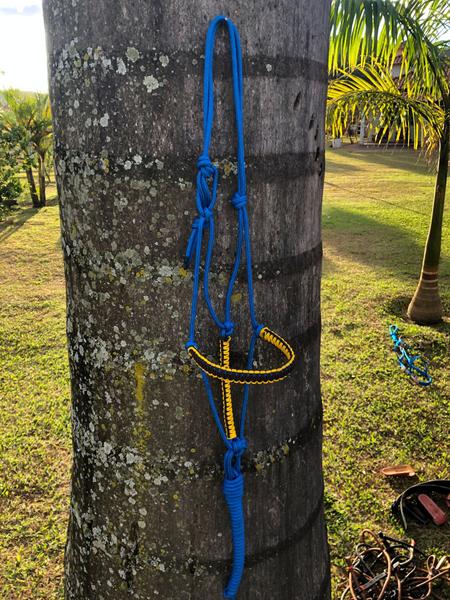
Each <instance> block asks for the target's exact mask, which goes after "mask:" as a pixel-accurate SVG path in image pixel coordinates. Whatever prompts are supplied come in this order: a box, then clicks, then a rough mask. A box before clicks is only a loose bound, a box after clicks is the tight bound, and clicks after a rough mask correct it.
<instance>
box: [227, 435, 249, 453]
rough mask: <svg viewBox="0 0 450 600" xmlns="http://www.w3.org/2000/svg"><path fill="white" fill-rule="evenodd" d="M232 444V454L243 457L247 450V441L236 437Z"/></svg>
mask: <svg viewBox="0 0 450 600" xmlns="http://www.w3.org/2000/svg"><path fill="white" fill-rule="evenodd" d="M230 442H231V449H232V452H233V454H234V455H236V456H242V454H244V452H245V451H246V450H247V440H246V439H245V438H240V437H235V438H233V439H232V440H230Z"/></svg>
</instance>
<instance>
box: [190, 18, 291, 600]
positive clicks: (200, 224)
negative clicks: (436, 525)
mask: <svg viewBox="0 0 450 600" xmlns="http://www.w3.org/2000/svg"><path fill="white" fill-rule="evenodd" d="M221 24H223V25H225V26H226V28H227V31H228V36H229V41H230V49H231V64H232V72H233V98H234V110H235V123H236V130H237V164H238V169H237V190H236V192H235V193H234V195H233V196H232V198H231V204H232V205H233V207H234V208H235V209H236V212H237V223H238V232H237V241H236V251H235V259H234V264H233V268H232V271H231V275H230V278H229V281H228V286H227V289H226V295H225V311H224V319H223V320H222V319H220V318H219V316H218V315H217V312H216V311H215V309H214V307H213V304H212V301H211V297H210V293H209V273H210V268H211V260H212V254H213V248H214V206H215V203H216V198H217V186H218V181H219V171H218V168H217V167H216V166H215V165H214V164H213V163H212V162H211V160H210V157H209V146H210V142H211V133H212V127H213V120H214V80H213V59H214V42H215V35H216V31H217V28H218V26H219V25H221ZM242 99H243V80H242V53H241V45H240V40H239V34H238V31H237V29H236V27H235V25H234V24H233V22H232V21H231V20H230V19H228V18H226V17H223V16H218V17H216V18H215V19H213V20H212V21H211V23H210V26H209V29H208V33H207V36H206V48H205V71H204V95H203V111H204V115H203V126H204V142H203V152H202V154H201V156H200V157H199V159H198V162H197V169H198V172H197V185H196V196H195V201H196V206H197V211H198V215H197V217H196V218H195V219H194V222H193V224H192V232H191V235H190V237H189V241H188V245H187V249H186V259H185V265H186V266H188V265H189V264H190V262H191V260H192V259H193V262H194V277H193V290H192V307H191V317H190V326H189V340H188V342H187V343H186V349H187V351H188V353H189V355H190V356H191V358H192V359H193V361H194V362H195V363H196V364H197V366H198V367H199V368H200V370H201V374H202V378H203V382H204V384H205V388H206V393H207V397H208V401H209V405H210V407H211V412H212V415H213V418H214V421H215V423H216V425H217V429H218V431H219V434H220V436H221V438H222V440H223V442H224V444H225V447H226V452H225V458H224V482H223V493H224V496H225V501H226V504H227V507H228V511H229V515H230V523H231V532H232V539H233V565H232V570H231V575H230V578H229V581H228V583H227V586H226V587H225V590H224V598H228V599H234V598H236V594H237V592H238V588H239V585H240V582H241V578H242V574H243V571H244V562H245V530H244V511H243V503H242V501H243V495H244V479H243V476H242V472H241V458H242V455H243V453H244V452H245V450H246V448H247V442H246V439H245V437H244V433H245V418H246V412H247V404H248V396H249V385H248V384H267V383H273V382H275V381H280V380H282V379H284V378H285V377H286V376H287V375H288V374H289V372H290V371H291V369H292V367H293V364H294V359H295V355H294V352H293V350H292V348H291V346H290V345H289V344H288V343H287V342H286V341H285V340H283V338H281V337H280V336H279V335H277V334H276V333H274V332H273V331H271V330H270V329H269V328H268V327H266V326H264V325H261V324H260V323H259V322H258V320H257V318H256V313H255V305H254V297H253V279H252V258H251V247H250V237H249V221H248V215H247V208H246V204H247V196H246V179H245V161H244V127H243V115H242ZM204 238H205V245H206V253H205V258H204V261H202V248H203V241H204ZM206 238H207V239H206ZM244 252H245V257H246V269H247V286H248V304H249V313H250V320H251V326H252V336H251V339H250V345H249V351H248V355H247V365H246V368H245V369H236V368H233V367H232V366H231V364H230V347H231V339H232V335H233V331H234V323H233V321H232V315H231V297H232V294H233V288H234V285H235V283H236V279H237V276H238V272H239V267H240V263H241V258H242V255H243V253H244ZM202 264H203V296H204V299H205V302H206V306H207V308H208V311H209V313H210V315H211V318H212V320H213V321H214V323H215V324H216V326H217V327H218V329H219V336H220V337H219V359H218V361H217V362H214V361H211V360H209V359H208V358H207V356H205V355H204V354H202V352H201V351H200V350H199V348H198V346H197V344H196V341H195V329H196V320H197V307H198V296H199V288H200V285H201V274H200V271H201V266H202ZM259 338H260V339H262V340H263V341H265V342H267V343H268V344H271V345H272V346H274V347H275V348H276V349H278V350H279V351H280V353H281V355H282V356H283V364H281V366H278V367H275V368H271V369H265V370H255V369H253V356H254V351H255V346H256V342H257V340H258V339H259ZM210 377H213V378H215V379H217V380H219V383H220V389H221V396H222V412H223V422H222V420H221V417H220V416H219V410H218V408H217V406H216V403H215V400H214V395H213V388H212V385H211V381H210ZM232 384H241V385H243V386H244V388H243V399H242V408H241V414H240V421H239V424H237V423H236V421H235V415H234V411H233V400H232Z"/></svg>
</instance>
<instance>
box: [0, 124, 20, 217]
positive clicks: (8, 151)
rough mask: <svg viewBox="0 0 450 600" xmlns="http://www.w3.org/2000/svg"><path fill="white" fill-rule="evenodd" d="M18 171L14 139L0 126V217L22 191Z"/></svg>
mask: <svg viewBox="0 0 450 600" xmlns="http://www.w3.org/2000/svg"><path fill="white" fill-rule="evenodd" d="M18 171H19V166H18V163H17V154H16V143H15V140H14V138H13V137H12V136H11V134H10V133H9V132H7V131H5V130H2V129H1V128H0V219H1V218H2V216H3V215H4V214H6V213H7V212H8V209H9V208H10V207H11V206H13V205H14V204H15V203H16V201H17V198H18V197H19V195H20V193H21V191H22V186H21V184H20V179H19V177H18Z"/></svg>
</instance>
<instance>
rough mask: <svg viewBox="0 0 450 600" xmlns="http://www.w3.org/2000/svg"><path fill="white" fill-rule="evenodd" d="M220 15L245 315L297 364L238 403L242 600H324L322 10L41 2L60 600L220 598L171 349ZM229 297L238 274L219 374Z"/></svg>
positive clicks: (237, 300)
mask: <svg viewBox="0 0 450 600" xmlns="http://www.w3.org/2000/svg"><path fill="white" fill-rule="evenodd" d="M224 6H226V13H227V14H228V15H229V16H230V17H231V18H233V19H234V21H235V22H236V24H237V26H238V28H239V30H240V33H241V38H242V45H243V52H244V76H245V81H244V87H245V93H244V107H245V115H246V118H245V142H246V150H247V156H246V161H247V165H248V197H249V213H250V220H251V230H252V234H253V253H254V263H255V265H254V273H255V294H256V303H257V312H258V317H259V319H260V321H261V322H263V323H267V324H268V325H270V326H271V327H273V328H274V329H275V330H276V331H279V332H280V333H281V334H283V335H284V336H286V338H287V339H290V340H291V341H293V343H294V345H295V346H296V348H297V351H298V355H299V360H298V364H297V368H296V370H295V372H294V374H293V375H292V376H290V377H289V378H288V379H287V380H286V381H284V382H282V383H278V384H275V385H273V386H256V387H257V388H258V389H256V390H252V391H251V403H250V409H249V417H248V429H247V438H248V440H249V450H248V451H247V455H246V459H245V462H244V471H245V481H246V483H245V485H246V495H245V512H246V526H247V538H246V539H247V563H246V571H245V575H244V579H243V583H242V586H241V590H240V593H239V599H240V600H241V599H242V600H244V599H247V600H257V599H267V598H271V600H294V599H295V600H327V599H328V598H329V594H330V592H329V587H330V586H329V564H328V552H327V544H326V534H325V525H324V517H323V481H322V470H321V443H322V434H321V428H322V425H321V424H322V406H321V397H320V384H319V347H320V303H319V300H320V298H319V296H320V273H321V253H322V251H321V231H320V214H321V197H322V186H323V171H324V109H325V97H326V86H327V47H328V31H329V26H328V19H329V15H328V10H329V6H328V0H302V1H300V2H291V1H290V0H279V2H277V3H273V2H268V3H261V2H259V1H257V0H249V2H246V3H243V2H237V1H236V0H230V1H229V2H227V3H226V4H224V3H221V2H218V1H216V0H214V1H212V0H210V1H209V2H206V0H199V1H198V2H192V1H190V0H166V1H165V2H159V1H156V0H154V1H153V2H150V3H149V2H146V1H144V0H135V1H134V2H132V3H130V2H126V1H125V0H117V1H116V2H114V3H113V2H111V1H107V0H103V1H100V2H88V1H87V0H78V1H76V2H71V3H68V2H65V1H64V0H47V1H46V2H44V12H45V22H46V29H47V38H48V40H47V46H48V52H49V73H50V91H51V100H52V112H53V119H54V133H55V165H56V180H57V186H58V194H59V198H60V206H61V222H62V244H63V249H64V260H65V272H66V282H67V331H68V343H69V359H70V369H71V379H72V400H73V410H72V419H73V447H74V463H73V474H72V498H71V511H70V523H69V529H68V540H67V548H66V563H65V568H66V579H65V582H66V583H65V592H66V598H67V599H68V600H69V599H70V600H75V599H77V600H81V599H82V600H84V599H86V598H92V599H96V600H97V599H98V600H100V599H103V600H121V599H125V598H127V599H129V598H136V599H137V598H139V599H141V600H142V599H150V598H151V599H153V598H159V599H166V600H169V599H171V600H172V599H176V600H188V599H193V600H206V599H208V600H210V599H215V598H217V599H219V598H221V597H222V587H223V584H224V582H225V580H226V577H227V573H228V570H229V565H230V556H231V540H230V532H229V523H228V515H227V511H226V506H225V503H224V500H223V498H222V493H221V478H222V457H223V451H224V448H223V446H222V443H221V441H220V439H219V437H218V434H217V432H216V430H215V428H214V424H213V421H212V418H211V416H210V413H209V408H208V405H207V400H206V397H205V395H204V391H203V388H202V383H201V380H200V379H199V376H198V374H197V371H196V370H195V369H193V368H192V365H191V364H190V362H189V358H188V357H187V355H186V353H185V352H184V350H183V344H184V342H185V341H186V339H187V333H188V314H189V307H190V296H191V286H192V279H191V274H190V273H188V272H186V271H185V270H184V269H183V268H182V266H181V264H182V255H183V253H184V249H185V244H186V241H187V239H188V236H189V233H190V227H191V222H192V218H193V217H194V216H195V209H194V196H193V186H192V182H193V181H194V178H195V162H196V160H197V157H198V155H199V154H200V153H201V144H202V131H201V125H202V118H201V114H200V111H201V97H202V96H201V95H202V68H203V52H204V39H205V34H206V29H207V25H208V21H209V19H210V18H212V17H214V16H215V15H216V14H218V13H220V12H222V11H224ZM216 57H217V58H216V63H215V76H216V92H217V111H216V114H217V117H216V124H215V128H214V134H213V136H214V140H215V141H214V143H213V148H212V152H211V157H212V158H213V159H217V160H218V161H219V164H220V169H221V174H222V175H221V182H220V197H219V200H218V208H217V210H218V221H219V223H218V248H217V252H216V253H215V257H214V261H215V262H214V277H213V279H214V284H212V290H211V291H212V295H213V298H215V299H216V303H217V302H219V300H218V292H219V291H221V290H222V289H223V287H224V280H226V278H227V277H228V274H229V272H230V268H231V262H232V258H233V257H232V256H230V255H231V254H232V251H230V248H233V247H234V239H235V232H236V222H235V218H236V217H235V214H234V211H233V209H232V208H231V207H230V205H229V193H230V191H231V189H232V186H233V183H234V173H233V170H234V169H235V164H236V162H235V145H234V144H235V136H234V133H233V112H232V108H231V107H232V95H231V79H230V65H229V51H228V47H227V46H226V45H225V36H224V35H223V32H222V34H221V36H220V40H219V43H218V46H217V54H216ZM245 293H246V288H245V276H244V274H243V277H242V280H241V281H240V282H239V285H238V289H237V290H236V293H235V295H234V307H235V309H236V312H237V313H238V314H237V315H236V316H237V318H236V319H235V321H236V322H237V331H238V332H240V333H239V335H237V337H236V346H235V354H233V357H232V358H233V360H236V361H237V362H238V363H239V361H240V360H241V359H242V355H243V353H244V352H245V348H246V345H247V340H248V334H249V330H248V327H247V325H246V323H247V321H248V315H247V314H246V310H245V308H246V300H245V298H246V295H245ZM200 316H201V327H200V334H199V336H198V338H199V339H201V340H202V343H203V344H204V346H205V347H208V348H209V349H210V351H211V352H214V351H215V348H216V345H217V332H216V330H215V328H214V327H213V326H212V324H211V322H210V321H208V320H207V318H206V315H205V313H201V315H200ZM270 358H271V357H270V356H265V354H264V353H263V350H261V351H260V352H259V355H258V360H266V361H268V360H270Z"/></svg>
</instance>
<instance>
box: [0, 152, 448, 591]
mask: <svg viewBox="0 0 450 600" xmlns="http://www.w3.org/2000/svg"><path fill="white" fill-rule="evenodd" d="M433 183H434V181H433V174H432V172H431V170H430V169H429V168H428V167H427V166H426V164H425V163H423V162H421V161H419V159H418V155H417V154H414V153H412V152H408V151H399V150H395V151H388V152H384V151H382V150H375V151H374V150H371V151H366V150H361V149H358V148H355V149H354V150H352V149H351V148H348V147H346V148H345V149H342V150H338V151H329V152H328V155H327V174H326V184H325V198H324V213H323V227H324V232H323V235H324V246H325V250H324V254H325V257H324V278H323V285H322V289H323V296H322V300H323V344H322V387H323V397H324V404H325V418H324V424H325V447H324V464H325V476H326V483H327V492H326V505H327V514H328V526H329V538H330V545H331V552H332V562H333V574H334V596H333V600H337V599H338V597H339V595H338V592H339V589H340V587H339V580H340V578H341V569H342V567H343V565H344V560H343V557H344V556H346V555H347V554H348V553H349V551H350V550H351V547H352V545H353V543H354V541H355V540H356V537H357V535H358V533H359V531H360V529H361V528H363V527H366V526H369V527H372V528H374V529H375V530H379V529H384V530H387V531H390V532H391V533H394V534H397V535H401V531H400V529H399V528H398V526H397V525H396V523H395V522H394V521H392V520H391V518H390V516H389V510H388V508H389V505H390V503H391V501H392V500H393V498H394V497H395V496H396V494H397V492H398V491H399V490H400V489H402V488H403V487H404V486H405V484H406V483H410V482H405V481H400V482H393V483H391V482H389V481H387V480H385V479H383V478H382V477H381V476H380V475H379V474H378V472H379V469H380V468H381V467H382V466H384V465H387V464H392V463H394V464H395V463H403V462H409V463H411V464H412V465H413V466H414V467H415V469H416V470H417V473H418V475H419V477H420V479H431V478H437V477H445V476H446V477H448V475H449V471H450V468H449V467H450V448H449V444H448V441H447V437H448V431H449V425H450V417H449V399H450V356H449V345H450V344H449V339H450V323H449V320H448V319H447V320H446V321H445V322H444V323H442V324H441V325H439V326H436V327H418V326H415V325H412V324H410V323H408V322H407V321H406V320H405V318H404V314H405V309H406V305H407V302H408V299H409V298H410V297H411V295H412V293H413V291H414V288H415V283H416V280H417V276H418V273H419V269H420V262H421V255H422V248H423V243H424V240H425V236H426V231H427V226H428V216H429V214H430V208H431V201H432V192H433ZM53 194H54V192H53ZM448 226H449V218H448V211H447V213H446V228H447V230H448ZM449 258H450V239H449V236H448V235H447V236H446V239H445V240H444V245H443V261H442V269H441V292H442V296H443V300H444V306H445V309H446V314H450V260H449ZM0 286H1V288H0V294H1V296H0V389H1V392H0V411H1V415H2V435H1V437H0V455H1V462H0V465H1V466H0V468H1V472H0V503H1V506H0V555H1V556H2V566H1V567H0V597H1V598H5V600H22V599H25V598H32V599H38V598H39V599H40V598H42V599H44V598H45V599H46V600H55V599H56V598H61V597H62V556H63V549H64V537H65V530H66V514H67V502H68V501H67V492H68V475H69V464H70V421H69V405H70V401H69V395H70V390H69V379H68V372H67V358H66V350H65V332H64V313H65V299H64V280H63V268H62V258H61V252H60V246H59V223H58V207H57V206H56V203H54V202H53V203H52V202H51V203H50V206H48V207H47V208H45V209H42V210H40V211H35V210H34V209H31V208H28V207H21V209H20V211H18V212H17V213H15V214H14V215H13V216H12V217H10V218H9V219H8V220H7V221H6V222H5V223H3V224H2V225H0ZM390 323H397V324H398V325H399V326H400V328H401V333H402V335H403V336H404V337H405V338H406V339H407V340H408V341H409V342H410V343H411V344H412V345H413V346H414V347H415V348H417V349H419V350H420V351H422V352H423V353H424V354H426V355H427V356H428V357H429V358H430V359H431V371H432V374H433V377H434V384H433V386H432V387H431V388H429V389H421V388H419V387H415V386H413V385H411V384H409V382H408V380H407V379H406V378H405V376H404V375H403V374H402V373H401V372H400V369H399V368H398V367H397V366H396V363H395V359H394V356H393V353H392V352H391V351H390V340H389V338H388V334H387V328H388V325H389V324H390ZM449 531H450V528H449V526H446V527H445V528H444V529H443V530H437V529H435V528H433V527H431V528H428V529H426V530H422V531H421V530H420V529H417V528H416V529H414V530H413V534H414V536H415V537H416V538H417V541H418V543H421V544H422V545H423V546H424V548H425V549H426V550H435V551H437V552H440V553H441V554H442V553H443V552H444V550H445V543H446V540H447V546H448V539H449ZM446 551H447V552H448V548H447V549H446ZM286 600H288V599H286Z"/></svg>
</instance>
